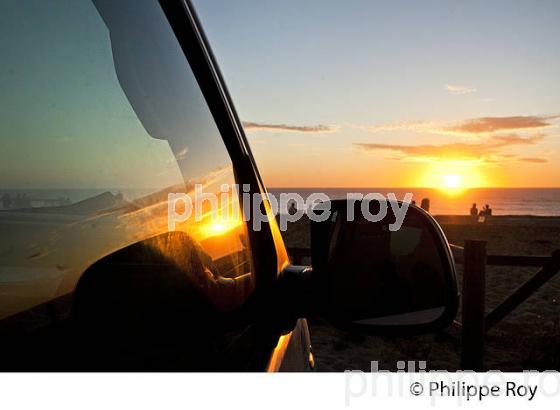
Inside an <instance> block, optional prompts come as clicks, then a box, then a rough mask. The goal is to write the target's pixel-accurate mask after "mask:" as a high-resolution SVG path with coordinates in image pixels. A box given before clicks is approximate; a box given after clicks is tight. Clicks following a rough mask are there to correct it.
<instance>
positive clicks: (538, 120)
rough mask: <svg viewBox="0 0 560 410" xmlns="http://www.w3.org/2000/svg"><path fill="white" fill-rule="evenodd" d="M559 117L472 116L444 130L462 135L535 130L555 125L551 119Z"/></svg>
mask: <svg viewBox="0 0 560 410" xmlns="http://www.w3.org/2000/svg"><path fill="white" fill-rule="evenodd" d="M558 118H560V115H551V116H535V115H527V116H522V115H518V116H514V117H480V118H471V119H468V120H465V121H462V122H460V123H458V124H455V125H452V126H447V127H444V128H443V131H447V132H450V133H457V134H460V135H480V134H493V133H497V132H503V131H524V130H535V129H543V128H550V127H553V126H554V124H551V121H552V120H555V119H558Z"/></svg>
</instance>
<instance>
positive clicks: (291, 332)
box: [159, 0, 313, 371]
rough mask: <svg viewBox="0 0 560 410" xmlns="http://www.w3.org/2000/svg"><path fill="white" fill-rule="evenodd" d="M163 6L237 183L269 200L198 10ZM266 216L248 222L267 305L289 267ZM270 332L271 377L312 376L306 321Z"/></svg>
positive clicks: (177, 1)
mask: <svg viewBox="0 0 560 410" xmlns="http://www.w3.org/2000/svg"><path fill="white" fill-rule="evenodd" d="M159 2H160V5H161V7H162V9H163V11H164V13H165V15H166V16H167V19H168V21H169V23H170V25H171V28H172V30H173V31H174V33H175V36H176V37H177V40H178V42H179V44H180V45H181V48H182V49H183V52H184V53H185V56H186V58H187V60H188V62H189V64H190V66H191V69H192V71H193V73H194V76H195V78H196V80H197V81H198V84H199V87H200V89H201V92H202V94H203V96H204V98H205V99H206V102H207V104H208V107H209V109H210V112H211V114H212V116H213V117H214V121H215V122H216V126H217V127H218V130H219V132H220V134H221V136H222V139H223V141H224V144H225V145H226V149H227V151H228V153H229V155H230V157H231V159H232V162H233V167H234V173H235V175H236V178H237V182H238V183H239V185H240V186H241V185H244V184H248V185H249V187H250V190H249V193H250V194H251V198H253V196H254V195H267V191H266V188H265V185H264V183H263V181H262V178H261V176H260V174H259V171H258V168H257V166H256V162H255V159H254V157H253V154H252V152H251V149H250V147H249V144H248V142H247V138H246V135H245V132H244V129H243V125H242V122H241V120H240V119H239V116H238V114H237V112H236V110H235V107H234V105H233V101H232V99H231V96H230V94H229V91H228V89H227V87H226V85H225V82H224V79H223V76H222V74H221V72H220V69H219V67H218V64H217V62H216V58H215V56H214V54H213V53H212V50H211V48H210V46H209V43H208V39H207V38H206V35H205V34H204V31H203V29H202V25H201V22H200V20H199V18H198V16H197V14H196V11H195V9H194V6H193V5H192V3H191V1H190V0H159ZM240 201H243V198H240ZM242 204H243V203H242ZM251 209H252V208H251ZM263 211H266V213H267V215H268V223H265V224H263V229H260V230H257V229H255V228H254V227H253V226H252V223H251V222H252V218H250V219H249V221H248V222H247V228H248V232H249V240H250V242H251V253H252V258H253V265H254V270H255V281H256V286H255V293H256V294H257V299H261V300H263V299H267V298H268V296H269V293H271V292H274V287H275V284H276V281H277V278H278V276H279V275H280V273H281V271H282V270H283V269H284V268H285V267H286V266H288V265H289V258H288V254H287V249H286V247H285V245H284V241H283V239H282V236H281V234H280V230H279V227H278V224H277V222H276V219H275V217H274V215H273V214H272V211H271V209H270V206H269V204H268V203H267V201H264V202H263V204H262V207H261V212H263ZM280 302H281V301H280ZM268 307H269V308H272V309H278V310H282V306H275V307H272V306H270V305H269V306H268ZM267 313H268V312H266V311H265V312H261V315H265V317H261V318H260V319H261V320H264V321H266V320H267V318H266V314H267ZM276 316H277V314H271V320H274V319H272V318H274V317H276ZM266 327H267V328H269V331H270V332H271V335H270V336H271V337H272V338H273V339H274V340H275V344H274V346H271V347H272V348H271V351H270V356H269V358H268V360H267V365H266V370H267V371H279V370H287V371H296V370H309V369H310V368H311V367H312V364H313V359H312V354H311V344H310V336H309V330H308V327H307V322H306V320H305V319H298V320H296V321H294V322H293V326H290V327H291V329H285V328H284V329H282V328H281V326H275V324H274V323H269V324H268V326H266ZM263 370H264V369H263Z"/></svg>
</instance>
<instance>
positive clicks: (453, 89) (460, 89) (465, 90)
mask: <svg viewBox="0 0 560 410" xmlns="http://www.w3.org/2000/svg"><path fill="white" fill-rule="evenodd" d="M445 89H446V90H447V91H449V93H451V94H454V95H462V94H470V93H475V92H476V88H472V87H467V86H464V85H456V84H447V85H446V86H445Z"/></svg>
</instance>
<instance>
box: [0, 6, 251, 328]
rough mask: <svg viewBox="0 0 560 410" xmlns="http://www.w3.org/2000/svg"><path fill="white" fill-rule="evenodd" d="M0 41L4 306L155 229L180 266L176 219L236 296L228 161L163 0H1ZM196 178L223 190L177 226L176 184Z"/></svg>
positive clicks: (216, 281) (242, 259) (181, 189)
mask: <svg viewBox="0 0 560 410" xmlns="http://www.w3.org/2000/svg"><path fill="white" fill-rule="evenodd" d="M0 49H1V50H2V65H1V67H0V90H2V91H1V94H0V144H1V147H2V148H1V150H0V197H1V199H2V201H1V203H0V230H1V235H0V318H3V317H7V316H10V315H13V314H15V313H18V312H21V311H24V310H26V309H28V308H31V307H33V306H35V305H38V304H41V303H42V302H45V301H49V300H52V299H54V298H56V297H58V296H61V295H64V294H67V293H69V292H71V291H72V290H73V289H74V287H75V286H76V283H77V281H78V280H79V278H80V275H81V274H82V273H83V272H84V271H85V270H86V269H87V268H88V267H89V266H91V265H92V264H93V263H95V262H96V261H98V260H99V259H101V258H103V257H105V256H107V255H110V254H111V253H113V252H115V251H117V250H119V249H122V248H125V247H127V246H129V245H132V244H134V243H137V242H140V241H143V240H146V239H148V238H163V239H162V240H161V241H158V240H152V241H151V242H149V247H152V248H154V247H155V248H158V247H160V249H159V251H160V252H161V253H162V254H163V255H164V256H165V257H169V258H171V259H173V258H175V260H174V261H175V262H174V263H176V264H177V265H178V266H179V265H181V266H182V267H183V268H184V263H182V262H181V263H180V261H179V259H180V257H182V256H181V255H175V254H174V252H175V253H177V252H178V249H175V248H178V245H177V246H175V248H174V245H173V241H172V239H173V238H175V236H173V237H168V236H164V237H160V235H163V234H167V233H168V232H169V231H170V230H173V231H177V232H179V233H183V234H186V235H187V236H188V238H189V239H188V240H187V241H186V240H184V239H181V240H178V242H177V243H178V244H180V245H181V246H184V245H185V243H187V242H188V243H191V242H192V243H194V244H195V245H193V246H195V247H196V249H198V250H199V252H200V253H201V254H203V256H202V259H201V260H202V261H203V265H204V266H202V267H201V269H203V270H201V271H200V272H198V273H199V276H200V277H199V278H198V279H197V280H199V281H200V280H202V281H203V282H204V280H207V281H209V282H210V283H211V286H209V285H208V284H206V285H204V286H202V288H203V289H205V292H208V293H209V294H208V295H206V296H208V297H209V298H210V299H211V300H212V301H213V302H212V303H214V304H215V305H216V307H217V308H218V309H219V310H225V311H229V310H231V308H233V307H235V306H239V305H240V303H241V302H242V301H243V300H244V299H245V297H246V296H247V295H248V294H249V293H250V291H251V289H252V279H251V278H252V276H251V275H250V273H251V267H250V258H249V247H248V245H249V244H248V241H247V237H246V229H245V225H244V224H243V223H242V221H241V219H240V218H236V217H234V216H233V215H234V213H231V212H230V211H229V210H230V209H235V208H238V207H239V202H238V196H237V194H236V193H235V192H234V190H233V188H234V184H235V182H236V181H235V177H234V172H233V166H232V161H231V159H230V157H229V155H228V152H227V150H226V148H225V146H224V143H223V141H222V138H221V136H220V133H219V132H218V129H217V126H216V124H215V122H214V120H213V118H212V115H211V113H210V110H209V108H208V106H207V104H206V102H205V99H204V97H203V95H202V93H201V90H200V88H199V87H198V84H197V81H196V79H195V77H194V75H193V72H192V71H191V69H190V67H189V64H188V62H187V59H186V58H185V55H184V53H183V51H182V49H181V47H180V45H179V43H178V42H177V40H176V38H175V35H174V33H173V31H172V29H171V27H170V25H169V23H168V22H167V19H166V17H165V15H164V13H163V11H162V9H161V7H160V5H159V3H158V2H157V1H152V0H141V1H119V2H113V1H108V0H94V1H91V0H76V1H74V0H73V1H63V2H59V1H42V0H40V1H26V2H19V1H3V2H2V3H1V4H0ZM197 184H198V185H199V186H200V189H201V190H203V192H205V193H211V194H216V195H218V194H219V195H220V199H221V201H220V202H218V205H217V206H213V205H215V204H214V203H203V204H202V205H201V208H202V210H201V211H200V215H199V218H195V217H194V212H193V217H192V218H189V219H186V220H182V221H180V223H177V224H176V226H175V225H174V226H173V229H170V226H169V220H168V217H169V212H170V208H169V202H168V195H169V194H171V193H173V194H176V195H178V194H186V195H191V194H192V193H193V191H194V190H195V187H196V185H197ZM224 187H225V188H224ZM172 211H173V212H175V211H177V212H179V213H180V210H175V209H172ZM237 215H238V214H237ZM170 241H171V242H170ZM185 241H186V242H185ZM174 249H175V251H174ZM181 249H182V251H183V252H186V251H185V250H184V249H183V248H181ZM177 258H179V259H177ZM187 273H188V272H187ZM247 275H249V279H248V280H243V285H242V286H237V285H235V286H233V285H232V286H229V285H228V283H230V282H228V280H230V279H236V278H246V276H247ZM201 278H202V279H201ZM226 279H227V280H226ZM232 283H233V282H232ZM236 283H237V282H236ZM226 288H227V289H233V290H231V291H224V290H223V289H226ZM224 292H225V293H224Z"/></svg>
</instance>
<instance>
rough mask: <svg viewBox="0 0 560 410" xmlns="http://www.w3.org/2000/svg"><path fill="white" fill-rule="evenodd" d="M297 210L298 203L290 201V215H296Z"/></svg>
mask: <svg viewBox="0 0 560 410" xmlns="http://www.w3.org/2000/svg"><path fill="white" fill-rule="evenodd" d="M296 212H297V208H296V203H295V202H292V203H290V207H289V208H288V213H289V214H290V215H295V214H296Z"/></svg>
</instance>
